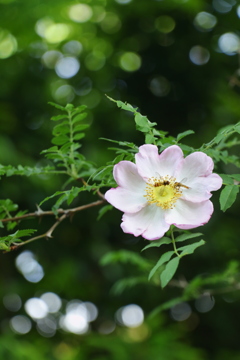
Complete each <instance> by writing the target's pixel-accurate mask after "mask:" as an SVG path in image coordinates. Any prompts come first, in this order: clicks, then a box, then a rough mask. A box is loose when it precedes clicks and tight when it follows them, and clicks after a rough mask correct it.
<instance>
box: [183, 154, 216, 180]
mask: <svg viewBox="0 0 240 360" xmlns="http://www.w3.org/2000/svg"><path fill="white" fill-rule="evenodd" d="M213 166H214V164H213V161H212V159H211V158H210V157H209V156H207V155H206V154H204V153H203V152H200V151H199V152H194V153H192V154H190V155H188V156H187V157H186V158H185V159H184V160H183V161H182V162H181V163H180V165H179V167H178V169H177V170H176V178H177V180H178V181H179V182H184V184H185V185H189V186H190V182H191V181H192V180H193V179H194V178H196V177H199V176H208V175H210V174H211V172H212V170H213Z"/></svg>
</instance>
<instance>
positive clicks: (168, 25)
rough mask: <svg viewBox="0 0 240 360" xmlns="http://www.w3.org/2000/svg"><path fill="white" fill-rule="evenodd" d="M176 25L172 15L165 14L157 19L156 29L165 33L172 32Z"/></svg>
mask: <svg viewBox="0 0 240 360" xmlns="http://www.w3.org/2000/svg"><path fill="white" fill-rule="evenodd" d="M175 26H176V23H175V20H174V19H173V18H172V17H171V16H167V15H163V16H159V17H158V18H157V19H156V20H155V27H156V29H157V30H158V31H160V32H161V33H163V34H168V33H170V32H171V31H173V30H174V28H175Z"/></svg>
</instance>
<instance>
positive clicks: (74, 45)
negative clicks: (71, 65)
mask: <svg viewBox="0 0 240 360" xmlns="http://www.w3.org/2000/svg"><path fill="white" fill-rule="evenodd" d="M62 49H63V51H64V52H65V53H67V54H69V55H74V56H78V55H80V54H81V52H82V49H83V46H82V44H81V43H80V42H79V41H77V40H71V41H68V42H67V43H66V44H64V45H63V47H62Z"/></svg>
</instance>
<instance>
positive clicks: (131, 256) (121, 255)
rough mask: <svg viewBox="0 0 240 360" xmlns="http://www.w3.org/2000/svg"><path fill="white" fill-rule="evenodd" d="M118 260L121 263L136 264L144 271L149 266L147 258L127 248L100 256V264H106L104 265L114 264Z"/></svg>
mask: <svg viewBox="0 0 240 360" xmlns="http://www.w3.org/2000/svg"><path fill="white" fill-rule="evenodd" d="M119 262H120V263H123V264H126V263H129V264H132V265H136V266H138V267H139V268H140V269H142V270H144V271H145V270H146V269H147V270H148V269H149V267H150V263H149V261H148V260H146V259H144V258H143V257H141V256H140V255H139V254H137V253H135V252H133V251H128V250H119V251H111V252H108V253H107V254H105V255H104V256H103V257H102V258H101V260H100V265H101V266H106V265H111V264H116V263H119Z"/></svg>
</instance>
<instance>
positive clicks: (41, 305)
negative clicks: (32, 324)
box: [24, 298, 48, 319]
mask: <svg viewBox="0 0 240 360" xmlns="http://www.w3.org/2000/svg"><path fill="white" fill-rule="evenodd" d="M24 308H25V311H26V313H27V314H28V315H29V316H30V317H31V318H33V319H42V318H44V317H45V316H47V314H48V307H47V305H46V303H45V302H44V301H43V300H41V299H39V298H31V299H28V300H27V301H26V302H25V305H24Z"/></svg>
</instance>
